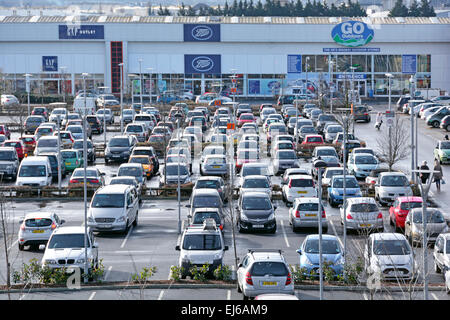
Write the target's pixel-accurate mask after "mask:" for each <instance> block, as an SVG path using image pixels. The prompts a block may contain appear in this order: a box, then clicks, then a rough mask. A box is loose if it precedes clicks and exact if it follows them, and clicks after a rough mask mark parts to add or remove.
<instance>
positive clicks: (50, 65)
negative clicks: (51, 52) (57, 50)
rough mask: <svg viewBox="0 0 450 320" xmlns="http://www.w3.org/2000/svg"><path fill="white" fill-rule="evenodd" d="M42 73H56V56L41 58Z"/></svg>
mask: <svg viewBox="0 0 450 320" xmlns="http://www.w3.org/2000/svg"><path fill="white" fill-rule="evenodd" d="M42 71H43V72H58V57H57V56H42Z"/></svg>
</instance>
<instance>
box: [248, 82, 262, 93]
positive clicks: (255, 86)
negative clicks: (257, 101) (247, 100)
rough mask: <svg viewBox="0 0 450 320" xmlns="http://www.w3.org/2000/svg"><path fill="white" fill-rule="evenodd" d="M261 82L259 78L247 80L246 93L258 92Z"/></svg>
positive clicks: (259, 91)
mask: <svg viewBox="0 0 450 320" xmlns="http://www.w3.org/2000/svg"><path fill="white" fill-rule="evenodd" d="M260 93H261V82H260V80H248V94H260Z"/></svg>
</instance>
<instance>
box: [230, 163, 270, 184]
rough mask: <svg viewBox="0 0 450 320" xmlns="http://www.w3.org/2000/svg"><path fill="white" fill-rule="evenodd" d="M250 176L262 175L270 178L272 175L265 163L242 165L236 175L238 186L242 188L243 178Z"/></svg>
mask: <svg viewBox="0 0 450 320" xmlns="http://www.w3.org/2000/svg"><path fill="white" fill-rule="evenodd" d="M250 175H262V176H266V177H269V178H270V176H272V175H273V174H272V173H271V172H270V170H269V166H268V165H267V164H265V163H261V162H249V163H244V164H243V165H242V169H241V171H240V172H239V174H238V176H239V182H238V185H239V186H242V184H243V183H244V178H245V177H246V176H250Z"/></svg>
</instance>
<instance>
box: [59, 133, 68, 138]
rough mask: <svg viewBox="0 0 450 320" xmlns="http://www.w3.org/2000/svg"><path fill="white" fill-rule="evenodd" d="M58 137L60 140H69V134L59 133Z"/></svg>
mask: <svg viewBox="0 0 450 320" xmlns="http://www.w3.org/2000/svg"><path fill="white" fill-rule="evenodd" d="M60 135H61V138H62V139H70V132H61V133H60Z"/></svg>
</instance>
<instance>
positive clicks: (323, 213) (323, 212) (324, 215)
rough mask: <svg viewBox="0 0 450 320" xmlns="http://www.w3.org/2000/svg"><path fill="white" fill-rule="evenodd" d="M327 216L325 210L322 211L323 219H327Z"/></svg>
mask: <svg viewBox="0 0 450 320" xmlns="http://www.w3.org/2000/svg"><path fill="white" fill-rule="evenodd" d="M326 217H327V215H326V214H325V210H323V211H322V218H326Z"/></svg>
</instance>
